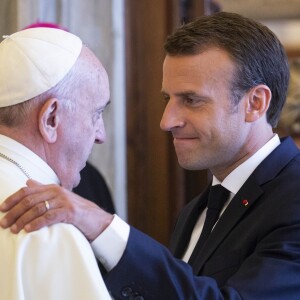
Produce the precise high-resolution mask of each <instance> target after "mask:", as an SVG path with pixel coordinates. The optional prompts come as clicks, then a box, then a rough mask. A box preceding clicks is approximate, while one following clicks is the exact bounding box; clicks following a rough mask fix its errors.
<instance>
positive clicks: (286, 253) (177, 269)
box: [105, 225, 300, 300]
mask: <svg viewBox="0 0 300 300" xmlns="http://www.w3.org/2000/svg"><path fill="white" fill-rule="evenodd" d="M297 232H298V233H299V232H300V228H299V225H293V226H284V227H282V228H280V229H278V230H274V231H273V232H272V233H270V235H269V236H266V237H265V238H264V239H263V240H262V241H260V243H258V246H257V248H256V249H255V251H254V252H253V254H252V255H250V256H249V257H248V258H246V259H245V260H244V261H243V262H242V263H241V266H240V268H239V269H238V270H237V272H236V273H235V274H234V275H233V276H232V277H230V278H229V279H228V280H227V282H226V284H225V285H223V286H222V287H221V288H220V287H219V286H218V284H217V281H216V280H215V279H213V278H212V277H208V276H195V275H193V272H192V268H191V267H190V266H189V265H188V264H186V263H184V262H183V261H181V260H179V259H176V258H174V256H173V255H172V254H171V252H169V250H168V249H167V248H165V247H164V246H162V245H160V244H159V243H157V242H156V241H154V240H153V239H151V238H150V237H148V236H147V235H145V234H143V233H141V232H139V231H138V230H136V229H134V228H132V227H131V230H130V236H129V240H128V245H127V248H126V251H125V253H124V255H123V257H122V258H121V260H120V262H119V264H118V265H117V266H116V267H115V268H114V269H113V270H112V271H111V272H109V273H108V275H107V277H106V278H105V282H106V284H107V287H108V289H109V290H110V291H111V293H112V295H113V296H114V297H116V299H124V300H126V299H129V297H130V296H132V295H133V296H141V297H143V298H141V299H162V300H163V299H172V300H175V299H181V300H183V299H184V300H185V299H204V300H214V299H231V300H236V299H249V300H250V299H251V300H253V299H256V300H258V299H261V300H268V299H270V300H271V299H272V300H276V299H278V300H279V299H281V300H285V299H294V300H296V299H299V295H300V276H299V274H300V263H299V261H300V255H299V247H300V245H299V242H295V234H296V233H297ZM292 240H294V242H291V241H292ZM282 241H286V242H284V243H283V242H282ZM133 299H134V298H133Z"/></svg>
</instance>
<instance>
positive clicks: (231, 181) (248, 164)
mask: <svg viewBox="0 0 300 300" xmlns="http://www.w3.org/2000/svg"><path fill="white" fill-rule="evenodd" d="M279 145H280V139H279V137H278V135H277V134H275V135H274V136H273V137H272V138H271V139H270V140H269V141H268V142H267V143H266V144H265V145H264V146H263V147H261V148H260V149H259V150H258V151H256V152H255V153H254V154H253V155H252V156H251V157H249V158H248V159H247V160H246V161H244V162H243V163H242V164H241V165H239V166H238V167H237V168H235V169H234V170H233V171H232V172H231V173H230V174H229V175H228V176H227V177H226V178H225V179H224V180H223V181H222V183H221V182H220V181H219V180H218V179H217V178H216V177H215V176H213V182H212V185H215V184H222V186H224V187H225V188H226V189H228V190H229V191H230V192H231V193H233V194H236V193H237V192H238V191H239V189H240V188H241V187H242V185H243V184H244V183H245V182H246V180H247V179H248V178H249V176H250V175H251V174H252V173H253V171H254V170H255V169H256V167H257V166H258V165H259V164H260V163H261V162H262V161H263V160H264V159H265V158H266V157H267V156H268V155H269V154H270V153H271V152H272V151H273V150H274V149H275V148H276V147H277V146H279Z"/></svg>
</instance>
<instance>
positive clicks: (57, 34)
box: [0, 27, 82, 107]
mask: <svg viewBox="0 0 300 300" xmlns="http://www.w3.org/2000/svg"><path fill="white" fill-rule="evenodd" d="M3 38H4V40H3V41H2V42H1V43H0V107H5V106H11V105H14V104H18V103H21V102H24V101H26V100H29V99H31V98H33V97H36V96H38V95H40V94H42V93H44V92H46V91H47V90H49V89H51V88H52V87H54V86H55V85H56V84H57V83H58V82H59V81H61V80H62V79H63V78H64V77H65V76H66V74H67V73H68V72H69V71H70V69H71V68H72V66H73V65H74V64H75V62H76V60H77V58H78V56H79V54H80V52H81V49H82V41H81V40H80V38H78V37H77V36H75V35H74V34H72V33H70V32H67V31H64V30H61V29H56V28H45V27H39V28H31V29H25V30H22V31H19V32H16V33H14V34H12V35H8V36H4V37H3Z"/></svg>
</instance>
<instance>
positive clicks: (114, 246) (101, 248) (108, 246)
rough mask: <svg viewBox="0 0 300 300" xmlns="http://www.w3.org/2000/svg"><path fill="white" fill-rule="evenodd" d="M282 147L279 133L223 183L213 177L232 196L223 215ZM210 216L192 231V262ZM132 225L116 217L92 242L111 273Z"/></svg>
mask: <svg viewBox="0 0 300 300" xmlns="http://www.w3.org/2000/svg"><path fill="white" fill-rule="evenodd" d="M279 144H280V140H279V137H278V135H277V134H275V135H274V136H273V137H272V138H271V139H270V140H269V141H268V142H267V143H266V144H265V145H264V146H263V147H262V148H260V149H259V150H258V151H257V152H256V153H254V154H253V155H252V156H251V157H250V158H248V159H247V160H246V161H244V162H243V163H242V164H241V165H239V166H238V167H237V168H236V169H234V170H233V171H232V172H231V173H230V174H229V175H228V176H227V177H226V178H225V179H224V180H223V182H222V183H221V182H219V181H218V179H217V178H215V177H213V183H212V184H213V185H215V184H222V185H223V186H224V187H225V188H226V189H228V190H229V191H230V196H229V199H228V200H227V202H226V203H225V205H224V208H223V210H222V211H221V214H222V213H223V212H224V210H225V209H226V207H227V206H228V204H229V202H230V201H231V199H232V198H233V196H234V195H235V194H236V193H237V192H238V191H239V189H240V188H241V187H242V185H243V184H244V183H245V182H246V180H247V179H248V177H249V176H250V175H251V174H252V173H253V171H254V170H255V168H256V167H257V166H258V165H259V164H260V163H261V162H262V161H263V160H264V159H265V158H266V157H267V156H268V155H269V154H270V153H271V152H272V151H273V150H274V149H275V148H276V147H277V146H278V145H279ZM205 215H206V209H205V210H204V211H203V212H202V214H201V215H200V216H199V219H198V221H197V223H196V225H195V228H194V230H193V232H192V236H191V240H190V242H189V245H188V247H187V250H186V252H185V254H184V255H183V258H182V259H183V260H184V261H186V262H187V261H188V260H189V258H190V256H191V253H192V251H193V249H194V247H195V245H196V243H197V241H198V238H199V236H200V234H201V231H202V228H203V225H204V220H205ZM129 230H130V227H129V225H128V224H127V223H126V222H124V221H123V220H121V219H120V218H119V217H118V216H117V215H115V217H114V219H113V221H112V223H111V224H110V226H108V227H107V228H106V230H105V231H104V232H103V233H102V234H100V235H99V237H98V238H97V239H95V240H94V241H93V243H92V248H93V250H94V253H95V255H96V256H97V257H98V259H99V260H100V261H101V262H102V263H103V265H104V267H105V268H106V269H107V270H108V271H110V270H111V269H112V268H113V267H114V266H116V265H117V263H118V262H119V260H120V259H121V257H122V254H123V253H124V251H125V248H126V244H127V241H128V236H129Z"/></svg>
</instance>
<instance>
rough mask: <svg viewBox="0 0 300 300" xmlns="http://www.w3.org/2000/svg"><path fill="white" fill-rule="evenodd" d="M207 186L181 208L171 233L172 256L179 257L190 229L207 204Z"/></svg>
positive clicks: (188, 236) (189, 235)
mask: <svg viewBox="0 0 300 300" xmlns="http://www.w3.org/2000/svg"><path fill="white" fill-rule="evenodd" d="M208 194H209V188H208V187H207V188H206V189H205V190H204V192H203V193H202V194H201V195H200V196H198V197H197V198H195V199H193V200H192V201H191V202H190V203H189V204H188V205H187V206H186V207H185V208H184V210H183V212H182V213H181V215H180V218H179V219H178V221H177V224H176V227H175V230H174V233H173V235H172V239H171V244H170V250H171V251H172V252H173V254H174V256H175V257H177V258H181V257H182V256H183V253H184V251H185V249H186V247H187V245H188V243H189V241H190V238H191V234H192V231H193V229H194V227H195V224H196V222H197V220H198V218H199V216H200V214H201V212H202V211H203V209H204V208H205V207H206V205H207V200H208Z"/></svg>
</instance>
